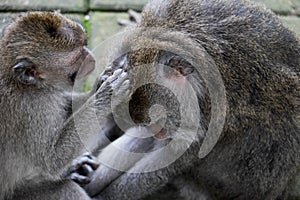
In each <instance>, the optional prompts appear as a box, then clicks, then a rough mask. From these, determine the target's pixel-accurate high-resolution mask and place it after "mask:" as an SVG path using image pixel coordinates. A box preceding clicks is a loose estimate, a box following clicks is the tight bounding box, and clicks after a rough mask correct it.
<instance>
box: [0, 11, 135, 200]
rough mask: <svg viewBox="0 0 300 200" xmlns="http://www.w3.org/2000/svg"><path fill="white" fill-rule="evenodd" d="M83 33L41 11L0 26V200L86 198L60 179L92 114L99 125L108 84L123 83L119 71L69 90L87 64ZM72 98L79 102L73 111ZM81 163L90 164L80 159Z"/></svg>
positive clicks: (90, 129)
mask: <svg viewBox="0 0 300 200" xmlns="http://www.w3.org/2000/svg"><path fill="white" fill-rule="evenodd" d="M85 37H86V36H85V33H84V30H83V29H82V27H81V26H80V25H79V24H77V23H74V22H73V21H71V20H69V19H67V18H65V17H63V16H62V15H60V14H58V13H49V12H29V13H26V14H24V15H23V16H20V17H18V18H17V19H16V20H15V21H14V22H12V23H11V24H10V25H9V26H8V27H7V28H6V29H5V32H4V35H3V37H2V38H1V41H0V93H1V95H0V108H1V123H0V138H1V140H0V151H1V155H0V159H1V171H0V185H1V189H0V199H1V200H3V199H14V200H16V199H22V200H24V199H30V200H33V199H37V200H43V199H44V200H46V199H47V200H58V199H61V200H67V199H70V200H74V199H78V200H79V199H80V200H82V199H90V198H89V197H88V195H87V194H86V193H85V191H84V190H83V189H82V188H81V187H79V186H78V185H77V184H75V183H74V182H73V181H71V180H69V179H68V178H66V176H67V175H68V171H69V170H68V168H69V165H70V164H71V162H72V160H73V159H75V158H76V157H78V156H79V155H81V154H82V153H84V152H86V149H87V148H89V147H86V146H85V143H84V142H83V141H82V138H83V137H85V135H86V136H91V135H94V137H96V136H95V135H96V134H95V133H97V132H99V130H100V125H99V126H97V124H96V125H92V124H91V119H92V117H93V116H94V114H95V113H96V116H97V121H98V120H99V124H101V123H102V122H103V123H104V122H105V120H106V118H107V117H108V115H109V114H110V112H111V111H110V109H111V104H110V98H111V95H112V92H113V90H114V91H115V92H116V94H118V97H121V96H122V94H126V91H127V88H128V85H129V84H128V80H127V78H126V76H125V73H122V71H121V70H119V71H116V72H114V74H113V75H112V76H111V77H109V78H107V79H106V80H103V81H104V82H103V83H102V85H101V87H100V88H99V89H98V85H100V83H98V82H97V83H96V84H95V87H94V89H93V91H91V92H89V93H86V94H74V93H72V89H73V85H74V81H75V78H80V77H84V76H85V75H87V74H88V73H89V72H90V71H92V70H93V69H94V67H95V60H94V58H93V57H92V55H91V54H90V52H89V51H88V50H87V48H86V47H85V46H84V45H85V40H86V38H85ZM127 92H128V91H127ZM93 95H96V96H97V98H95V97H94V96H93ZM72 99H73V100H74V101H76V103H79V102H82V103H83V104H84V105H83V106H81V107H80V108H78V109H77V110H76V111H75V112H74V114H72V102H71V101H72ZM119 100H120V101H122V98H120V99H119ZM78 128H79V129H78ZM85 161H86V163H87V164H90V165H91V166H93V165H94V163H93V161H92V160H90V159H89V158H88V157H86V159H85ZM95 167H96V166H95ZM95 167H94V169H95Z"/></svg>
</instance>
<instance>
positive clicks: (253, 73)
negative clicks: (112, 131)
mask: <svg viewBox="0 0 300 200" xmlns="http://www.w3.org/2000/svg"><path fill="white" fill-rule="evenodd" d="M153 29H154V31H152V30H153ZM159 30H161V31H159ZM131 32H132V34H128V35H127V36H126V37H125V39H124V42H123V43H122V44H121V45H120V46H119V47H118V48H117V49H119V51H120V53H119V54H118V53H115V55H116V56H117V57H115V62H113V64H112V66H111V67H112V69H113V70H117V69H119V68H122V69H124V70H126V71H127V72H128V74H129V75H130V77H131V78H130V79H131V83H132V85H133V87H132V88H133V89H132V95H131V98H130V101H129V102H124V103H123V107H124V109H125V107H128V109H127V110H124V112H121V113H115V116H114V117H115V118H114V120H115V122H116V125H118V126H121V127H120V128H121V129H122V130H123V131H124V132H125V134H124V135H123V136H121V137H120V138H118V139H117V140H115V141H114V142H112V143H111V144H110V145H108V146H107V147H106V148H104V149H103V150H102V151H101V152H100V155H99V157H98V158H99V160H100V161H101V162H102V165H100V167H99V168H98V169H97V170H96V172H95V174H94V175H93V178H92V181H91V182H90V183H89V184H87V185H85V186H84V187H85V189H86V191H87V192H88V193H89V195H90V196H92V197H93V198H94V199H107V200H117V199H118V200H137V199H146V198H149V199H163V198H164V197H163V196H167V197H165V199H171V198H173V197H174V196H176V197H177V198H179V199H180V198H181V199H241V200H245V199H270V200H274V199H286V190H287V187H288V184H289V183H290V182H291V181H292V180H293V178H294V176H295V174H296V172H297V169H298V168H299V164H300V153H299V152H300V122H299V116H300V83H299V76H300V68H299V66H300V57H299V55H300V44H299V41H298V40H297V39H296V37H295V36H294V34H293V33H291V32H290V31H289V30H288V29H286V28H285V27H284V26H283V25H282V24H281V23H280V21H279V19H278V17H277V16H275V15H274V14H273V13H272V12H271V11H269V10H267V9H265V8H264V7H262V6H260V5H256V4H255V3H253V2H250V1H240V0H232V1H226V0H217V1H206V0H154V1H151V2H150V3H149V4H148V5H147V6H146V7H145V9H144V11H143V12H142V19H141V22H140V23H138V24H137V26H136V28H135V29H134V30H133V31H131ZM184 36H186V39H185V38H184ZM215 69H217V71H218V73H219V75H220V77H221V81H220V80H219V79H217V78H218V73H217V72H216V71H214V70H215ZM214 77H215V78H216V77H217V78H216V79H215V80H214ZM218 81H220V82H218ZM220 83H222V84H223V86H224V93H222V92H219V93H218V92H215V91H219V89H220V88H222V84H220ZM192 91H193V92H192ZM220 91H222V90H220ZM223 96H225V98H226V101H224V99H223ZM195 99H196V100H195ZM120 106H121V107H122V105H120ZM223 108H225V111H224V110H222V109H223ZM216 115H220V116H221V118H216ZM222 117H223V119H224V123H222V120H221V119H222ZM219 119H220V121H218V120H219ZM214 123H215V125H216V126H211V124H214ZM218 123H219V126H221V128H222V129H221V134H220V135H219V137H218V138H217V139H218V140H216V141H217V143H216V144H215V143H214V141H210V140H209V139H211V138H212V135H214V134H216V132H217V131H218V129H217V126H218ZM128 128H129V129H128ZM127 129H128V130H127ZM203 147H205V148H203ZM128 152H129V153H128ZM131 156H132V157H131ZM173 158H176V159H174V160H172V159H173ZM167 191H171V192H167ZM168 193H169V196H168Z"/></svg>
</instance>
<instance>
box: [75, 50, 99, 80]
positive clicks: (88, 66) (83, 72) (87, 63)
mask: <svg viewBox="0 0 300 200" xmlns="http://www.w3.org/2000/svg"><path fill="white" fill-rule="evenodd" d="M95 64H96V61H95V59H94V57H93V56H92V54H91V52H90V51H89V50H88V49H87V48H85V47H84V48H83V50H82V52H81V54H80V56H79V58H78V59H77V61H76V62H75V66H79V70H78V73H77V78H82V77H85V76H87V75H88V74H89V73H90V72H92V71H93V70H94V69H95Z"/></svg>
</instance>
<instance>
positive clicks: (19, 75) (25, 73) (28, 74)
mask: <svg viewBox="0 0 300 200" xmlns="http://www.w3.org/2000/svg"><path fill="white" fill-rule="evenodd" d="M12 70H13V74H14V77H15V78H16V79H17V80H18V81H19V82H21V83H22V84H26V85H34V84H36V83H37V81H38V79H39V74H40V73H39V72H38V69H37V66H36V65H35V64H34V63H33V62H31V61H29V60H23V61H20V62H18V63H17V64H16V65H15V66H14V67H13V68H12Z"/></svg>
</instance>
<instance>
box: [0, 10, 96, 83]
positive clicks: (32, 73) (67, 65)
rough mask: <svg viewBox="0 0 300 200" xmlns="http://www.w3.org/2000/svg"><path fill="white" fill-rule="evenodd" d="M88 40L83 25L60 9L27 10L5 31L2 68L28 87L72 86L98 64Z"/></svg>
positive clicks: (6, 74)
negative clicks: (77, 78)
mask: <svg viewBox="0 0 300 200" xmlns="http://www.w3.org/2000/svg"><path fill="white" fill-rule="evenodd" d="M85 41H86V35H85V32H84V29H83V28H82V26H81V25H79V24H78V23H75V22H73V21H71V20H69V19H67V18H65V17H64V16H62V15H61V14H59V13H52V12H29V13H26V14H25V15H23V16H20V17H18V18H17V19H16V20H15V21H14V22H13V23H12V24H10V25H9V26H8V27H7V28H6V30H5V32H4V36H3V38H2V41H1V48H2V52H1V53H2V55H1V56H2V57H3V61H4V63H3V65H2V66H1V67H2V68H3V69H1V71H3V74H4V78H6V79H8V80H10V81H13V82H14V83H17V84H18V85H22V86H24V87H27V86H30V87H37V88H45V87H47V88H49V87H54V88H56V89H66V88H71V86H73V84H74V81H75V78H76V77H84V76H85V75H87V74H88V73H89V72H91V71H92V70H93V69H94V67H95V60H94V58H93V57H92V55H91V53H90V52H89V50H88V49H87V48H86V47H85ZM2 76H3V75H2ZM2 78H3V77H2Z"/></svg>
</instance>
